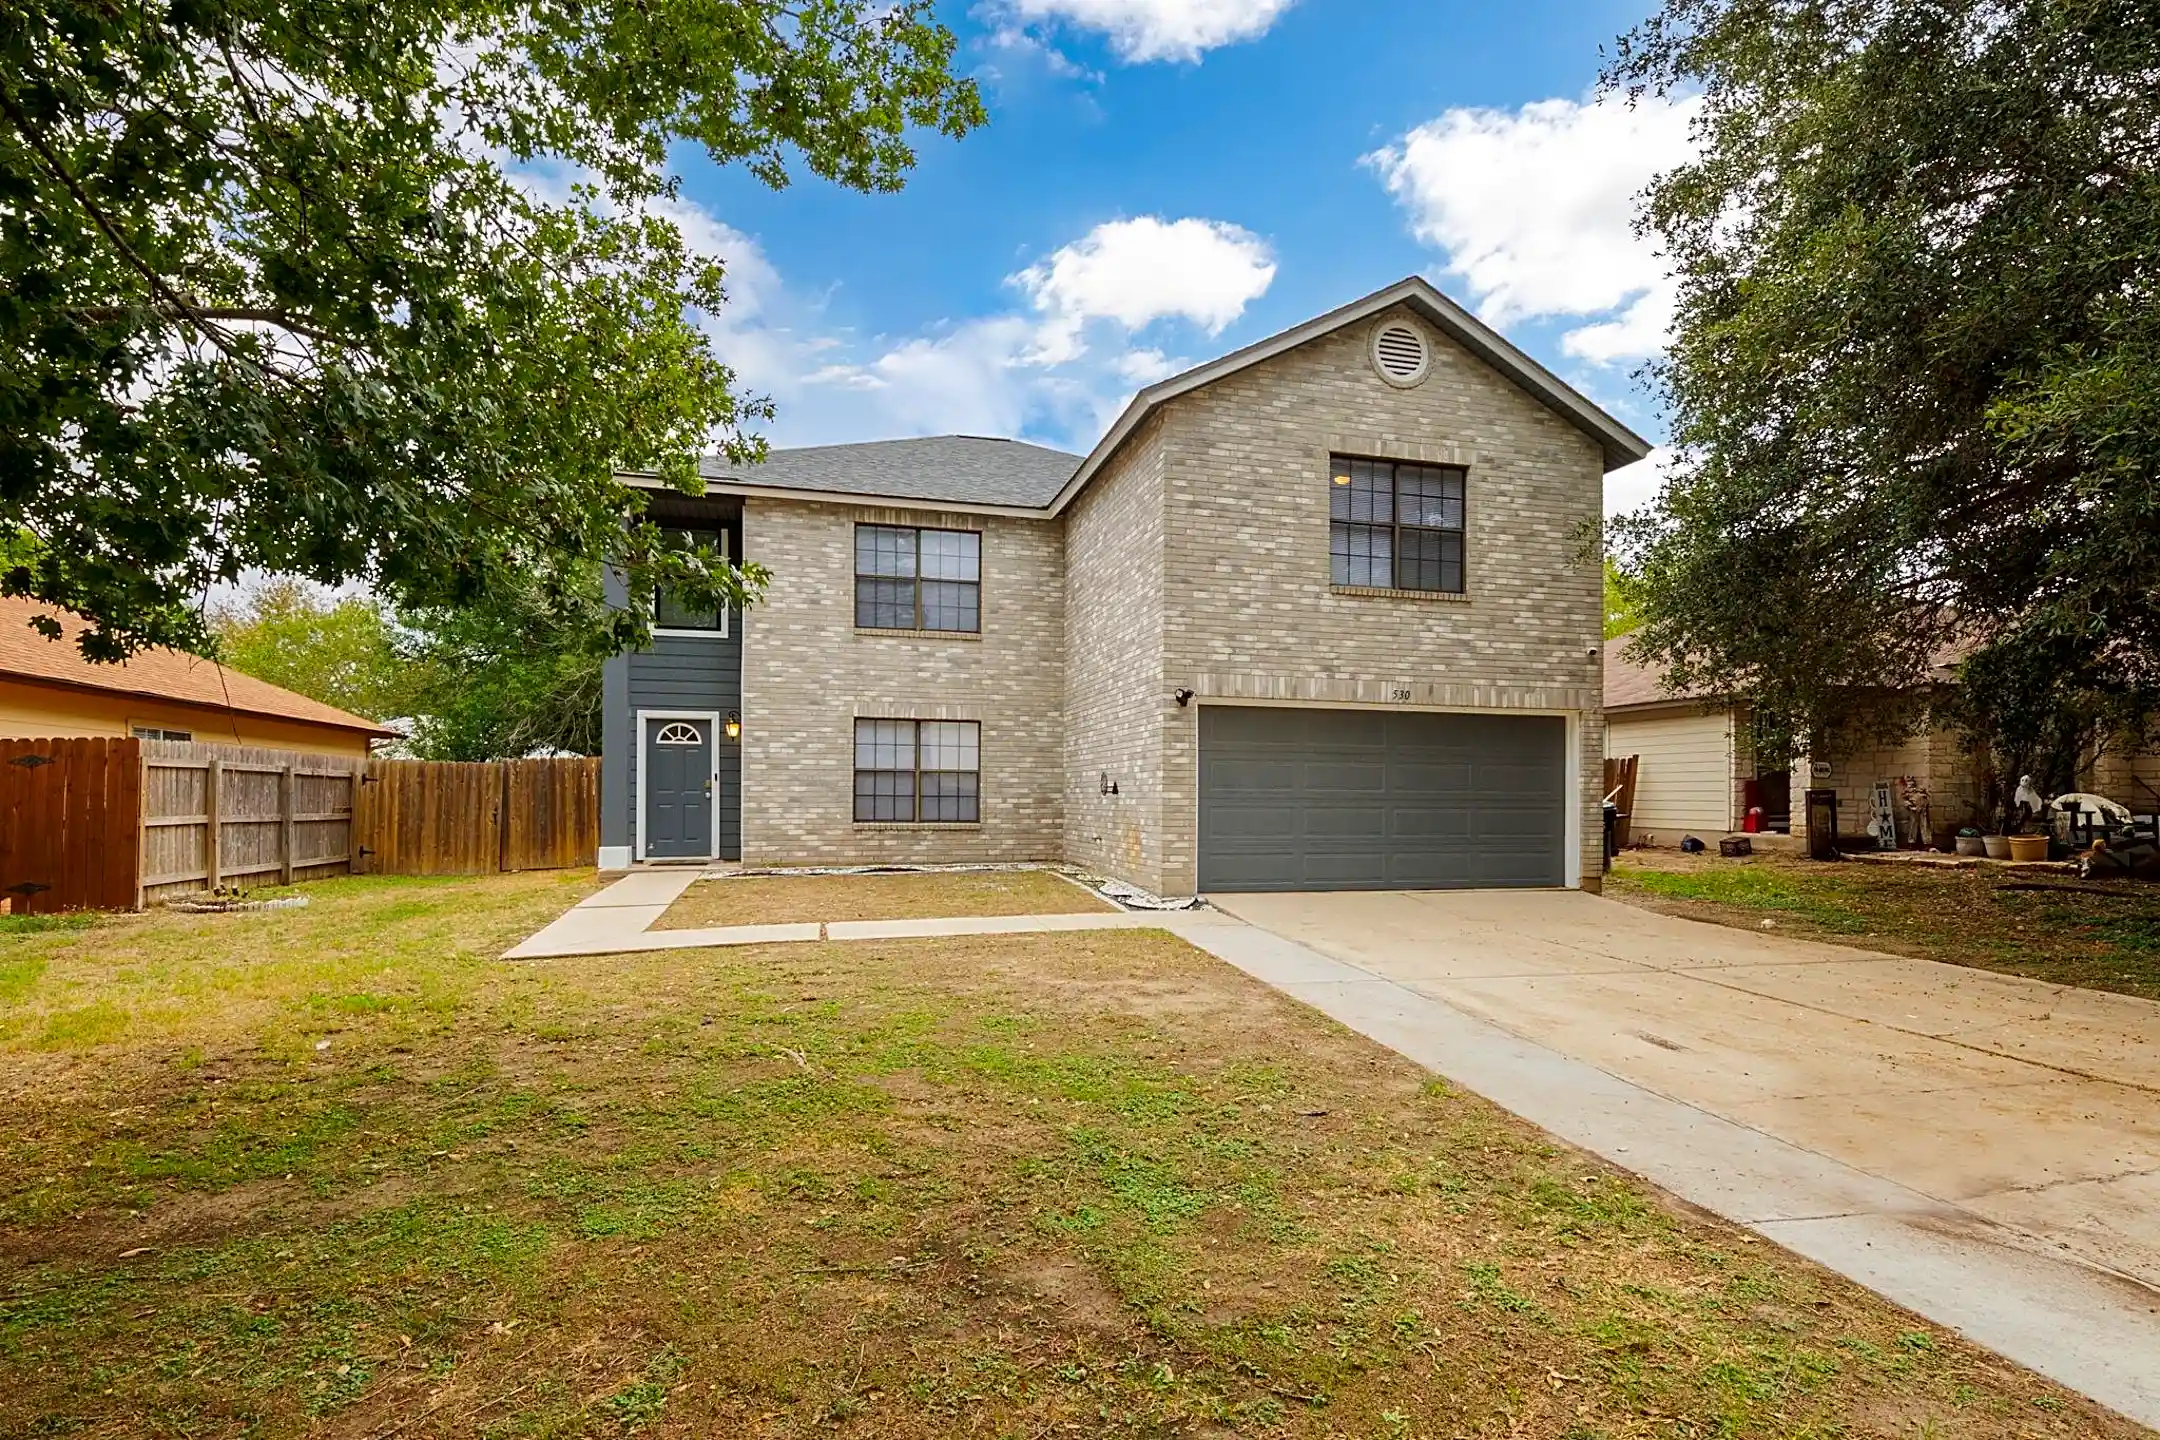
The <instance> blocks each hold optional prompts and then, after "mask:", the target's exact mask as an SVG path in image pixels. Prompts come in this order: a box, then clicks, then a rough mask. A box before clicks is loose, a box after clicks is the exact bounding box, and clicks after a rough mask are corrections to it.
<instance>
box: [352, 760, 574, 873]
mask: <svg viewBox="0 0 2160 1440" xmlns="http://www.w3.org/2000/svg"><path fill="white" fill-rule="evenodd" d="M359 828H360V836H361V841H360V844H361V852H360V862H359V864H358V865H357V866H356V867H355V868H357V869H364V870H365V871H366V872H367V873H369V874H375V875H485V874H489V873H492V872H494V871H497V870H560V869H564V868H567V867H569V866H572V865H590V864H592V863H593V861H594V860H595V859H596V858H597V856H598V853H599V848H600V762H599V761H598V760H597V759H592V758H573V759H559V760H494V761H483V762H472V763H467V762H452V761H430V760H375V761H371V762H369V764H368V770H367V782H366V783H365V784H364V785H362V786H361V794H360V821H359Z"/></svg>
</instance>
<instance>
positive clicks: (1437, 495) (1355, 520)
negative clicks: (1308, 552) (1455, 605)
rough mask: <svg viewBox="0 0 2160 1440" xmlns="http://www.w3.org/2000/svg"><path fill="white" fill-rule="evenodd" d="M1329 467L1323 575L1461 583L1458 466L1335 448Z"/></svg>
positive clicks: (1344, 579)
mask: <svg viewBox="0 0 2160 1440" xmlns="http://www.w3.org/2000/svg"><path fill="white" fill-rule="evenodd" d="M1328 469H1329V473H1328V522H1329V523H1328V566H1329V570H1328V581H1329V583H1330V584H1333V585H1348V586H1370V587H1372V588H1375V589H1381V590H1434V591H1440V592H1444V593H1452V594H1457V595H1459V594H1461V593H1462V590H1463V487H1464V480H1465V476H1464V472H1463V471H1462V470H1461V469H1460V468H1459V467H1456V466H1451V465H1399V464H1396V463H1394V462H1392V461H1387V460H1352V459H1348V458H1346V457H1344V456H1341V455H1337V456H1335V457H1333V459H1332V460H1331V461H1330V462H1329V467H1328Z"/></svg>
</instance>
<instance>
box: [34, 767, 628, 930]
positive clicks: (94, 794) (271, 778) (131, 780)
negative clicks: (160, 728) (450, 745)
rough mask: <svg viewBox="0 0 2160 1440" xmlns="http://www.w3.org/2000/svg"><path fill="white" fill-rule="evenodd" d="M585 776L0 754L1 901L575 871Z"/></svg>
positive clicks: (587, 839)
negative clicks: (351, 877) (381, 877)
mask: <svg viewBox="0 0 2160 1440" xmlns="http://www.w3.org/2000/svg"><path fill="white" fill-rule="evenodd" d="M599 844H600V762H599V761H598V760H594V759H562V760H506V761H491V762H475V763H470V764H463V763H460V764H449V763H440V764H431V763H423V762H419V761H405V760H389V761H383V760H376V761H366V760H362V759H360V758H359V757H358V756H352V757H344V756H335V755H312V754H304V753H301V752H298V751H291V750H265V749H258V748H253V747H247V746H238V745H206V744H191V743H186V742H181V741H170V740H112V739H105V738H101V737H77V738H68V739H46V740H14V739H0V898H4V899H6V900H7V901H8V902H9V905H10V908H12V909H13V910H14V911H16V912H17V913H48V912H53V911H60V910H126V909H131V908H139V907H140V906H142V905H144V904H146V903H153V902H155V901H158V900H164V899H170V898H173V897H175V896H178V895H183V894H187V893H190V892H193V891H197V890H206V889H210V888H212V887H214V886H218V885H225V884H234V883H252V884H258V885H262V884H273V883H276V884H290V883H294V882H297V881H304V880H319V879H323V878H326V877H328V876H331V875H346V874H352V873H356V872H372V873H378V874H388V875H474V874H486V873H490V872H493V871H497V870H545V869H560V868H565V867H568V866H574V865H590V864H592V863H593V861H594V858H595V856H596V854H597V852H598V848H599Z"/></svg>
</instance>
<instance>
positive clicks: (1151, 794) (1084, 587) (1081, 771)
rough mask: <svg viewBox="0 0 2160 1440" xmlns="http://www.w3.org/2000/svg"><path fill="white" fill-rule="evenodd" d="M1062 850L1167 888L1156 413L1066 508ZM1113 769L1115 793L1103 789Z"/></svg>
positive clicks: (1079, 860) (1081, 861) (1092, 865)
mask: <svg viewBox="0 0 2160 1440" xmlns="http://www.w3.org/2000/svg"><path fill="white" fill-rule="evenodd" d="M1065 526H1066V529H1065V556H1066V573H1065V614H1066V629H1065V635H1066V649H1065V654H1066V665H1065V714H1066V716H1067V724H1066V735H1065V746H1064V769H1065V855H1066V858H1067V859H1069V860H1071V861H1072V862H1073V863H1074V864H1076V865H1082V866H1086V867H1087V868H1089V869H1091V870H1099V871H1102V872H1104V873H1106V874H1111V875H1116V876H1118V877H1119V878H1121V879H1124V880H1128V881H1131V882H1132V883H1133V884H1135V885H1139V886H1142V887H1144V888H1146V889H1149V890H1157V891H1159V890H1161V889H1162V888H1163V886H1162V882H1163V829H1162V800H1163V739H1164V735H1165V732H1166V731H1167V730H1168V729H1169V728H1170V726H1171V724H1172V721H1171V719H1170V715H1169V714H1168V713H1167V712H1168V710H1169V709H1170V708H1171V702H1170V700H1169V697H1168V692H1167V691H1166V690H1165V689H1164V688H1163V679H1162V676H1163V669H1162V639H1163V623H1164V617H1163V564H1162V554H1163V444H1162V422H1161V418H1160V416H1158V417H1156V418H1154V419H1151V420H1150V421H1149V422H1148V423H1147V424H1146V425H1144V426H1142V427H1141V429H1140V430H1139V431H1138V432H1137V433H1136V434H1134V435H1133V437H1132V438H1131V439H1130V440H1128V441H1127V442H1126V444H1125V446H1124V448H1123V449H1121V450H1120V451H1119V452H1118V454H1117V456H1116V458H1115V459H1113V460H1112V461H1111V462H1110V463H1109V464H1108V465H1106V466H1104V467H1103V470H1102V472H1101V473H1100V474H1098V475H1097V476H1096V477H1095V479H1094V481H1093V483H1092V484H1090V485H1089V486H1088V488H1087V490H1086V492H1085V493H1083V494H1082V495H1081V496H1080V498H1079V499H1078V500H1076V501H1074V502H1073V505H1072V507H1071V508H1070V509H1069V510H1067V511H1066V513H1065ZM1105 776H1107V777H1109V778H1110V779H1111V780H1114V781H1115V782H1116V783H1117V787H1118V793H1117V794H1115V795H1105V794H1103V793H1102V789H1103V780H1104V777H1105Z"/></svg>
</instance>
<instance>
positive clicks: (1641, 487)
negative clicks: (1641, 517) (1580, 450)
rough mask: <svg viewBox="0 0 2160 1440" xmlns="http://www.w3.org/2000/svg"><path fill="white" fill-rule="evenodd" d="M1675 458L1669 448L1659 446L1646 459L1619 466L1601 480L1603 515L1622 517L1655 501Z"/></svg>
mask: <svg viewBox="0 0 2160 1440" xmlns="http://www.w3.org/2000/svg"><path fill="white" fill-rule="evenodd" d="M1677 459H1678V457H1677V456H1676V455H1675V454H1674V453H1673V448H1672V447H1671V446H1670V445H1660V446H1658V447H1657V448H1656V449H1654V450H1652V451H1651V452H1650V454H1649V456H1648V457H1647V458H1645V459H1642V460H1637V461H1636V462H1635V463H1634V464H1632V465H1623V466H1621V467H1620V468H1619V469H1618V470H1615V471H1613V472H1612V473H1611V474H1609V475H1607V476H1606V477H1605V515H1606V518H1607V519H1610V518H1611V517H1613V516H1615V515H1625V514H1627V513H1628V512H1629V511H1630V510H1640V509H1641V508H1642V507H1643V506H1645V505H1647V504H1649V503H1650V502H1651V501H1652V500H1655V499H1656V498H1657V496H1658V492H1659V491H1661V490H1663V489H1664V488H1665V482H1666V480H1667V479H1668V478H1670V477H1671V475H1672V473H1673V467H1674V465H1675V464H1676V463H1677Z"/></svg>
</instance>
